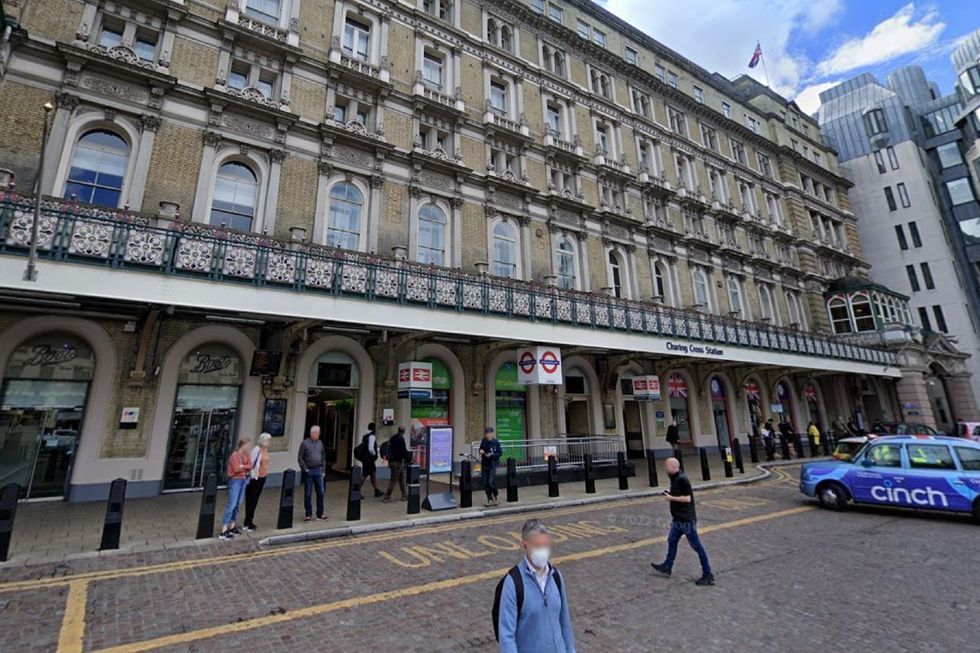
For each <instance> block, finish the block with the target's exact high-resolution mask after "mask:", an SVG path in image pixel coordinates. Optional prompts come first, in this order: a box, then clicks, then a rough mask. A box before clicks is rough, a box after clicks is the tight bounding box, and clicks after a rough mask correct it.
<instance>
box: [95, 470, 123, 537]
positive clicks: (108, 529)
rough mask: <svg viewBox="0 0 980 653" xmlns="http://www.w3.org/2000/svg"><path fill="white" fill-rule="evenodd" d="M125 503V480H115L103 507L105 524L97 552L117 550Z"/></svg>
mask: <svg viewBox="0 0 980 653" xmlns="http://www.w3.org/2000/svg"><path fill="white" fill-rule="evenodd" d="M125 502H126V479H124V478H117V479H116V480H114V481H113V482H112V484H111V485H110V486H109V500H108V501H106V506H105V524H104V525H103V526H102V544H100V545H99V551H107V550H109V549H118V548H119V538H120V537H121V536H122V520H123V504H124V503H125Z"/></svg>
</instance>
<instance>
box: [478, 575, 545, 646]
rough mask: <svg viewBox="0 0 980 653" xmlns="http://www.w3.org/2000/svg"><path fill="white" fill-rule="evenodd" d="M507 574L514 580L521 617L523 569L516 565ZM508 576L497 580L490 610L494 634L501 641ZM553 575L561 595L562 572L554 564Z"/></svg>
mask: <svg viewBox="0 0 980 653" xmlns="http://www.w3.org/2000/svg"><path fill="white" fill-rule="evenodd" d="M507 576H510V578H511V579H512V580H513V581H514V593H515V594H516V595H517V618H518V619H520V618H521V608H523V607H524V577H523V576H522V575H521V569H520V567H519V566H518V565H514V566H513V567H511V568H510V569H508V570H507ZM507 576H504V577H503V578H501V579H500V580H499V581H498V582H497V589H496V590H494V593H493V608H491V610H490V616H491V617H492V618H493V636H494V637H495V638H496V639H497V641H498V642H499V641H500V595H501V594H503V592H504V583H505V582H506V581H507ZM551 576H552V578H554V579H555V586H556V587H558V595H559V596H561V574H559V573H558V570H557V569H555V567H554V566H552V567H551Z"/></svg>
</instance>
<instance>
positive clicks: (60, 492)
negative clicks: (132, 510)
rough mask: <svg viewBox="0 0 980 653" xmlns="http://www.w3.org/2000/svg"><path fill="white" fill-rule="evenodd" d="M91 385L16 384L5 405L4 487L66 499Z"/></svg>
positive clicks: (1, 414) (0, 457)
mask: <svg viewBox="0 0 980 653" xmlns="http://www.w3.org/2000/svg"><path fill="white" fill-rule="evenodd" d="M87 393H88V382H87V381H47V380H33V379H32V380H28V379H12V380H10V381H8V382H7V384H6V386H5V387H4V391H3V400H2V401H0V485H6V484H7V483H16V484H18V485H19V486H20V488H21V498H25V499H41V498H63V497H64V496H65V493H66V492H67V489H68V481H69V480H70V478H71V471H72V467H73V464H74V461H75V453H76V452H77V450H78V438H79V433H80V432H81V428H82V418H83V416H84V412H85V411H84V408H85V398H86V395H87Z"/></svg>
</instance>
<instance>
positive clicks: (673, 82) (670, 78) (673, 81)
mask: <svg viewBox="0 0 980 653" xmlns="http://www.w3.org/2000/svg"><path fill="white" fill-rule="evenodd" d="M667 86H670V87H673V88H677V73H675V72H673V71H670V70H668V71H667Z"/></svg>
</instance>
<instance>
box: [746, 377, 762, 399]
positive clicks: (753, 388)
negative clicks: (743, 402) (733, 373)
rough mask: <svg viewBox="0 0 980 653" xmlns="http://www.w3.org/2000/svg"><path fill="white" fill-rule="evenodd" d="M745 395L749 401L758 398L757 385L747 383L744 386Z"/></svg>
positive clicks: (752, 382)
mask: <svg viewBox="0 0 980 653" xmlns="http://www.w3.org/2000/svg"><path fill="white" fill-rule="evenodd" d="M745 394H746V395H748V397H749V399H758V398H759V385H758V384H757V383H755V382H754V381H749V382H747V383H746V384H745Z"/></svg>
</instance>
